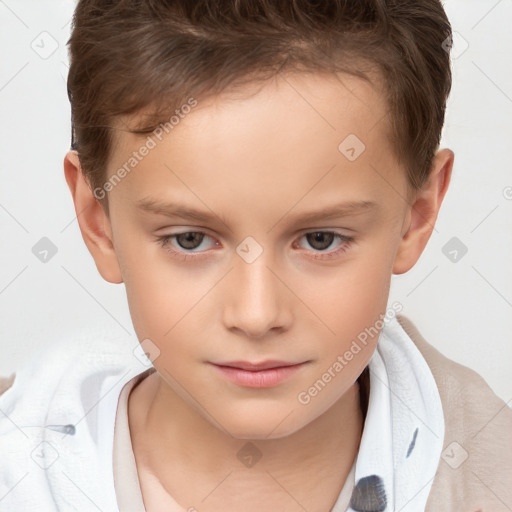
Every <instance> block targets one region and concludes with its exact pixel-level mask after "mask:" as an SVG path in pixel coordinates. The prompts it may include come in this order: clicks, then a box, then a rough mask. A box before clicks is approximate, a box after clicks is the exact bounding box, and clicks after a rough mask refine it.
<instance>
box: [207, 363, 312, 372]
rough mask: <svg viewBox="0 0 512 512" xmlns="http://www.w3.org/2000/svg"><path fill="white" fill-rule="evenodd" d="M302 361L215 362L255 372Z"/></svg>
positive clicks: (292, 364)
mask: <svg viewBox="0 0 512 512" xmlns="http://www.w3.org/2000/svg"><path fill="white" fill-rule="evenodd" d="M302 362H305V361H302ZM302 362H300V363H291V362H289V361H277V360H267V361H261V362H259V363H251V362H250V361H226V362H221V363H213V364H215V365H216V366H230V367H231V368H240V369H241V370H249V371H254V372H255V371H259V370H269V369H271V368H281V367H283V366H296V365H298V364H302Z"/></svg>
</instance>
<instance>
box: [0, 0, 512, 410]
mask: <svg viewBox="0 0 512 512" xmlns="http://www.w3.org/2000/svg"><path fill="white" fill-rule="evenodd" d="M73 8H74V2H73V1H71V0H0V52H1V54H0V119H1V123H0V173H1V174H0V229H1V248H2V250H1V251H0V375H10V374H11V373H13V372H15V371H16V370H17V369H18V368H19V367H20V366H21V365H22V364H23V362H24V360H25V358H26V357H27V356H29V355H31V354H33V353H35V351H37V350H39V349H41V348H42V347H44V346H45V345H46V344H48V343H52V342H53V341H54V340H56V339H58V338H67V339H69V342H70V343H73V333H74V332H76V331H78V330H80V331H83V330H86V331H89V330H90V331H91V333H92V332H93V331H95V332H97V331H98V329H99V330H101V329H105V331H106V332H107V331H108V332H112V333H114V334H116V335H117V334H121V335H126V336H127V338H129V339H131V341H132V345H133V341H135V342H136V337H135V333H134V332H133V328H132V325H131V320H130V315H129V311H128V306H127V301H126V296H125V289H124V285H113V284H109V283H107V282H105V281H103V279H102V278H101V276H100V275H99V273H98V272H97V270H96V267H95V265H94V261H93V259H92V257H91V256H90V254H89V252H88V251H87V248H86V246H85V244H84V243H83V241H82V237H81V234H80V231H79V228H78V224H77V222H76V218H75V214H74V209H73V204H72V200H71V195H70V193H69V190H68V188H67V184H66V182H65V179H64V174H63V165H62V162H63V157H64V155H65V153H66V151H67V150H68V148H69V144H70V109H69V103H68V99H67V94H66V82H65V80H66V74H67V70H68V66H67V62H68V59H67V48H66V42H67V40H68V37H69V31H70V20H71V15H72V12H73ZM445 8H446V11H447V13H448V16H449V18H450V20H451V22H452V26H453V30H454V32H455V38H454V42H455V46H454V53H453V89H452V93H451V96H450V100H449V103H448V110H447V119H446V125H445V129H444V133H443V140H442V144H441V147H449V148H451V149H452V150H453V151H454V152H455V166H454V172H453V178H452V183H451V186H450V189H449V191H448V193H447V196H446V198H445V202H444V204H443V206H442V208H441V212H440V215H439V218H438V222H437V224H436V229H435V231H434V233H433V234H432V237H431V239H430V241H429V244H428V246H427V248H426V250H425V252H424V254H423V255H422V256H421V258H420V260H419V262H418V263H417V264H416V266H415V267H414V268H413V269H412V270H411V271H410V272H408V273H407V274H405V275H401V276H394V277H393V281H392V291H391V297H390V302H391V301H393V300H398V301H400V302H401V303H402V304H403V306H404V310H403V312H402V314H404V315H405V316H407V317H409V318H410V319H411V320H412V321H413V322H414V323H415V324H416V326H417V327H418V328H419V330H420V332H421V333H422V334H423V336H424V337H425V338H426V339H427V340H428V341H429V342H430V343H431V344H432V345H434V346H435V347H437V348H438V349H439V350H440V351H441V352H443V353H444V354H445V355H446V356H448V357H449V358H451V359H453V360H455V361H457V362H460V363H462V364H464V365H466V366H468V367H470V368H473V369H474V370H476V371H477V372H478V373H479V374H481V375H482V376H483V377H484V378H485V380H486V381H487V382H488V383H489V384H490V385H491V387H492V388H493V389H494V390H495V392H496V393H497V394H498V395H499V396H500V397H501V398H502V399H503V400H505V401H506V402H508V403H509V405H510V404H512V401H511V399H512V377H511V373H512V372H511V370H512V336H511V331H512V270H511V267H512V164H511V162H512V64H511V63H512V31H511V30H510V23H511V21H512V1H511V0H500V1H498V0H489V1H487V0H451V1H448V2H446V3H445ZM41 239H43V240H42V241H41ZM47 239H48V240H47ZM38 244H39V245H38ZM41 247H45V248H46V249H45V250H48V253H47V258H46V261H41V259H40V258H41V255H40V254H39V252H40V251H39V250H38V249H40V248H41ZM38 254H39V256H38ZM93 335H95V334H93Z"/></svg>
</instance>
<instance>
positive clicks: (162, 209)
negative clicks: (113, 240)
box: [136, 197, 378, 225]
mask: <svg viewBox="0 0 512 512" xmlns="http://www.w3.org/2000/svg"><path fill="white" fill-rule="evenodd" d="M136 205H137V207H138V208H139V209H141V210H142V211H145V212H148V213H154V214H159V215H165V216H167V217H178V218H181V219H185V220H195V221H198V222H209V221H210V222H211V221H213V220H215V219H220V220H221V222H223V223H224V224H226V225H227V224H228V220H227V219H225V218H224V217H221V216H219V215H217V214H215V213H214V212H213V211H211V210H210V211H209V212H208V211H201V210H197V209H196V208H191V207H189V206H185V205H181V204H178V203H173V202H163V201H158V200H156V199H153V198H150V197H147V198H144V199H141V200H139V201H137V203H136ZM377 206H378V204H377V203H375V202H373V201H346V202H344V203H339V204H335V205H332V206H328V207H325V208H323V209H321V210H317V211H314V212H304V213H298V214H291V213H289V212H290V211H291V210H292V209H293V208H292V209H290V210H288V212H287V213H285V214H284V215H283V216H282V217H281V219H280V220H279V221H278V222H280V221H281V220H282V219H283V218H285V217H288V218H289V219H291V222H294V223H307V222H316V221H322V220H329V219H338V218H342V217H350V216H355V215H361V214H364V213H368V212H370V211H373V210H375V209H376V208H377ZM276 224H277V223H276Z"/></svg>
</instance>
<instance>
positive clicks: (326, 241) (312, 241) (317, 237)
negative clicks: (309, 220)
mask: <svg viewBox="0 0 512 512" xmlns="http://www.w3.org/2000/svg"><path fill="white" fill-rule="evenodd" d="M334 237H335V234H334V233H331V232H328V231H316V232H314V233H308V234H307V235H306V239H307V241H308V244H309V245H311V247H313V249H316V250H318V251H322V250H324V249H327V248H328V247H329V246H330V245H331V244H332V242H333V240H334Z"/></svg>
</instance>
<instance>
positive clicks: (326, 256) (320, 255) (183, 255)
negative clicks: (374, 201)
mask: <svg viewBox="0 0 512 512" xmlns="http://www.w3.org/2000/svg"><path fill="white" fill-rule="evenodd" d="M191 233H194V234H200V235H205V237H208V238H211V237H209V236H208V235H207V234H206V233H203V232H202V231H184V232H182V233H174V234H172V235H162V236H157V242H158V243H159V244H160V245H161V246H162V247H163V248H164V249H165V250H166V251H167V252H168V253H170V254H171V255H172V256H173V257H177V258H180V259H182V260H185V261H190V260H197V258H202V256H195V255H193V254H192V253H194V252H196V253H198V254H201V252H202V251H192V253H187V252H184V250H177V249H174V248H173V247H172V246H171V245H170V241H171V240H172V239H175V238H176V237H178V236H180V235H186V234H191ZM315 233H324V234H332V235H334V236H335V238H338V240H339V241H340V242H343V244H342V245H341V246H340V247H339V248H338V249H336V250H334V251H331V252H323V251H316V253H317V254H315V253H313V255H312V256H311V258H312V259H318V260H330V259H333V258H336V257H338V256H341V255H342V254H344V253H345V252H347V250H348V249H349V248H350V246H351V244H352V243H353V242H354V241H355V237H352V236H346V235H342V234H341V233H336V232H335V231H308V232H307V233H303V234H302V235H301V236H300V238H303V237H305V236H307V235H311V234H315Z"/></svg>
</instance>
